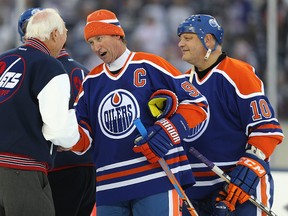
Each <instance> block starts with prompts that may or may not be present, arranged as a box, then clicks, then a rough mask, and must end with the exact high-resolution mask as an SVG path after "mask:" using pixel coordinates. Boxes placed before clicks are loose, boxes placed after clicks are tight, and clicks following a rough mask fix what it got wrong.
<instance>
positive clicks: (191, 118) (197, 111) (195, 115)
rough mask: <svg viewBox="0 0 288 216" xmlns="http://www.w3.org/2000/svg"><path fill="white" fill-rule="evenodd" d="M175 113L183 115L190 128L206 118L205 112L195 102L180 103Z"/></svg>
mask: <svg viewBox="0 0 288 216" xmlns="http://www.w3.org/2000/svg"><path fill="white" fill-rule="evenodd" d="M176 113H179V114H181V115H182V116H183V118H184V119H185V120H186V121H187V123H188V125H189V127H190V128H194V127H196V126H197V125H198V124H200V123H201V122H203V121H204V120H205V119H206V118H207V114H206V112H205V111H204V110H203V109H202V108H201V106H197V105H195V104H180V105H179V107H178V109H177V111H176Z"/></svg>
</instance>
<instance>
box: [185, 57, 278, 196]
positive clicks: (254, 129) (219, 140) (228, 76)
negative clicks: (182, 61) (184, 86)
mask: <svg viewBox="0 0 288 216" xmlns="http://www.w3.org/2000/svg"><path fill="white" fill-rule="evenodd" d="M189 74H190V71H187V73H186V75H187V76H189ZM200 74H201V72H199V71H197V72H196V74H195V75H194V79H193V81H192V84H193V85H194V86H195V87H196V88H197V89H198V90H199V91H200V92H201V93H202V94H203V95H204V96H205V97H206V99H207V101H208V104H209V109H210V116H209V122H208V125H207V128H206V130H205V131H204V132H203V133H202V135H201V136H198V137H197V138H195V139H193V138H192V139H190V140H185V141H187V142H186V143H185V147H187V149H189V146H192V145H193V147H195V148H196V149H197V150H198V151H199V152H200V153H202V154H203V155H204V156H205V157H207V158H208V159H209V160H210V161H213V163H215V165H217V166H219V167H220V168H221V169H222V170H224V171H225V172H226V173H229V171H231V170H232V169H233V168H234V167H235V165H236V163H237V162H238V160H239V159H240V158H241V156H242V155H243V153H244V152H245V146H246V144H247V143H249V144H251V145H254V146H256V147H257V148H259V149H261V150H262V151H263V152H264V153H265V155H266V156H267V157H269V156H270V155H271V154H272V152H273V150H274V149H275V147H276V145H277V144H279V143H281V142H282V139H283V132H282V129H281V126H280V124H279V122H278V120H277V118H276V117H275V112H274V110H273V108H272V106H271V104H270V102H269V100H268V98H267V97H266V96H265V93H264V86H263V83H262V81H261V80H260V79H259V77H258V76H257V74H256V73H255V70H254V68H253V67H252V66H251V65H249V64H247V63H245V62H242V61H239V60H236V59H233V58H230V57H227V56H226V55H225V54H222V56H221V57H220V58H219V59H218V61H217V63H216V64H214V65H213V66H212V67H211V68H209V69H208V70H207V71H206V74H205V76H204V77H201V78H199V75H200ZM187 155H188V158H189V161H190V164H191V166H192V169H193V174H194V176H195V179H196V184H195V185H194V186H193V187H190V188H189V189H187V190H186V193H187V195H188V197H189V198H191V199H195V200H197V199H203V198H204V197H207V196H209V194H211V192H213V191H215V190H216V189H219V188H221V187H223V184H224V182H223V180H222V179H221V178H220V177H219V176H217V175H216V174H215V173H214V172H212V171H211V170H210V169H209V168H208V167H207V166H206V165H205V164H203V163H201V161H199V160H198V159H197V158H195V157H194V156H193V155H191V154H187ZM261 181H262V183H261V184H259V186H261V187H262V189H265V190H266V191H265V193H262V194H261V196H260V195H259V194H260V193H261V192H263V191H261V187H259V194H257V196H258V197H261V198H262V200H265V198H264V197H267V199H266V201H267V200H268V199H269V196H270V194H273V185H272V184H270V183H269V182H270V181H271V176H267V177H266V179H262V180H261ZM260 191H261V192H260ZM270 198H271V197H270Z"/></svg>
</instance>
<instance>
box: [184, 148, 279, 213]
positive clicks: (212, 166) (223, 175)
mask: <svg viewBox="0 0 288 216" xmlns="http://www.w3.org/2000/svg"><path fill="white" fill-rule="evenodd" d="M189 152H190V153H191V154H192V155H193V156H194V157H196V158H198V159H199V160H200V161H202V162H203V163H204V164H206V166H207V167H209V168H210V169H211V170H212V171H214V172H215V173H216V174H217V175H218V176H219V177H221V178H222V179H223V180H224V181H226V182H227V183H230V176H228V175H227V174H226V173H224V171H223V170H221V169H220V168H219V167H218V166H216V165H215V164H214V163H213V162H212V161H210V160H208V159H207V158H206V157H205V156H204V155H202V154H201V153H200V152H199V151H197V150H196V149H195V148H194V147H190V149H189ZM249 201H250V202H252V203H253V204H254V205H255V206H257V207H258V208H260V209H261V210H262V211H264V212H265V213H266V214H267V215H269V216H277V215H276V214H275V213H274V212H273V211H272V210H271V209H269V208H268V207H267V206H265V205H264V204H263V203H261V202H260V201H259V200H257V199H256V197H254V196H253V195H251V196H250V198H249Z"/></svg>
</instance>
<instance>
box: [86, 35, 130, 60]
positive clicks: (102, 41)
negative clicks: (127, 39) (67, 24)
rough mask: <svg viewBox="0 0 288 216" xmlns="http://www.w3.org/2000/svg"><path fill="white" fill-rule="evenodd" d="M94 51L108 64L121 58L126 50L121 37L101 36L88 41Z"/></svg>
mask: <svg viewBox="0 0 288 216" xmlns="http://www.w3.org/2000/svg"><path fill="white" fill-rule="evenodd" d="M88 43H89V44H90V46H91V49H92V51H93V52H94V53H95V54H96V55H97V56H98V57H99V58H100V59H101V60H102V61H103V62H104V63H106V64H111V63H112V62H114V61H115V60H116V59H117V58H119V57H120V56H121V55H122V53H123V52H124V51H125V49H126V45H125V44H124V43H123V42H122V39H121V37H120V36H116V35H99V36H95V37H91V38H89V39H88Z"/></svg>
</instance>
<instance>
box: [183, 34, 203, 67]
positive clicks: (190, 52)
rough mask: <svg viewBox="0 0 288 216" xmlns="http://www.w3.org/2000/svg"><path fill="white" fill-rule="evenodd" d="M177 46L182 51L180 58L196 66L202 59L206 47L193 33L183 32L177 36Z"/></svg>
mask: <svg viewBox="0 0 288 216" xmlns="http://www.w3.org/2000/svg"><path fill="white" fill-rule="evenodd" d="M178 46H179V47H180V49H181V51H182V59H183V61H186V62H188V63H190V64H192V65H195V66H196V67H197V66H199V63H200V62H201V61H203V59H204V56H205V53H206V49H205V48H204V46H203V44H202V43H201V41H200V39H199V38H198V36H197V35H196V34H194V33H184V34H181V35H180V36H179V43H178Z"/></svg>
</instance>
